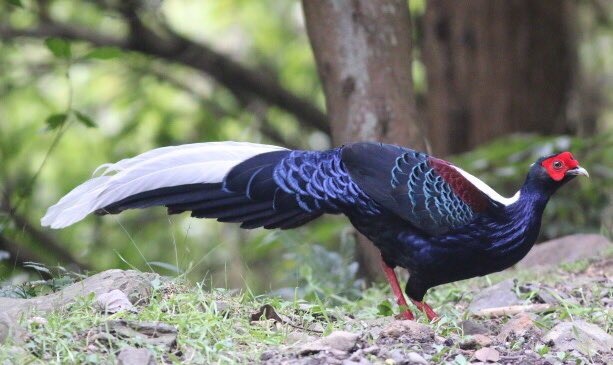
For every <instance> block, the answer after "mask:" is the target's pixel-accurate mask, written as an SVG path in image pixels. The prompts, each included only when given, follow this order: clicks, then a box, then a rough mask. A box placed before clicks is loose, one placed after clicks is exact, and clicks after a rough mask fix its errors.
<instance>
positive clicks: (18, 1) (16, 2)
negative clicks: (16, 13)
mask: <svg viewBox="0 0 613 365" xmlns="http://www.w3.org/2000/svg"><path fill="white" fill-rule="evenodd" d="M9 4H11V5H14V6H18V7H20V8H23V3H22V2H21V0H9Z"/></svg>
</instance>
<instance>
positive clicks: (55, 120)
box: [45, 113, 68, 130]
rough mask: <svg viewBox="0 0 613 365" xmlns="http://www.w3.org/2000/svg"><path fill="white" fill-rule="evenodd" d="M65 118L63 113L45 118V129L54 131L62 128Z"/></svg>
mask: <svg viewBox="0 0 613 365" xmlns="http://www.w3.org/2000/svg"><path fill="white" fill-rule="evenodd" d="M67 118H68V116H67V115H66V114H65V113H59V114H52V115H50V116H48V117H47V120H45V123H46V124H47V127H48V128H49V130H54V129H57V128H59V127H61V126H63V125H64V123H66V119H67Z"/></svg>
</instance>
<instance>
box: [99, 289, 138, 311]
mask: <svg viewBox="0 0 613 365" xmlns="http://www.w3.org/2000/svg"><path fill="white" fill-rule="evenodd" d="M95 303H96V305H97V306H98V308H99V309H100V311H101V312H102V313H108V314H114V313H118V312H121V311H126V312H136V307H134V305H133V304H132V303H131V302H130V299H128V296H127V295H126V294H125V293H124V292H122V291H121V290H119V289H113V290H111V291H110V292H108V293H102V294H99V295H98V296H96V299H95Z"/></svg>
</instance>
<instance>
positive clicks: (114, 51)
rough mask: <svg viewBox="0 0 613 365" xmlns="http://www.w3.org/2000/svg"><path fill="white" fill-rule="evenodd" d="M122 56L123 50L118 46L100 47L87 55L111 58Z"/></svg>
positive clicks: (103, 58) (88, 56) (104, 58)
mask: <svg viewBox="0 0 613 365" xmlns="http://www.w3.org/2000/svg"><path fill="white" fill-rule="evenodd" d="M119 56H121V50H120V49H119V48H117V47H99V48H96V49H94V50H93V51H91V52H89V53H88V54H87V55H85V58H94V59H98V60H109V59H111V58H116V57H119Z"/></svg>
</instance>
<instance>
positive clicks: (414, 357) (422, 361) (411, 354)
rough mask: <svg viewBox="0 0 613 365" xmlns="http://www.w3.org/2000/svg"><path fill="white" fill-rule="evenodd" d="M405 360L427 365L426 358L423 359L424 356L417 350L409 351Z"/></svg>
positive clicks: (410, 362)
mask: <svg viewBox="0 0 613 365" xmlns="http://www.w3.org/2000/svg"><path fill="white" fill-rule="evenodd" d="M407 360H408V361H409V364H423V365H428V361H426V359H424V357H423V356H421V355H420V354H418V353H417V352H409V354H408V355H407Z"/></svg>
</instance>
